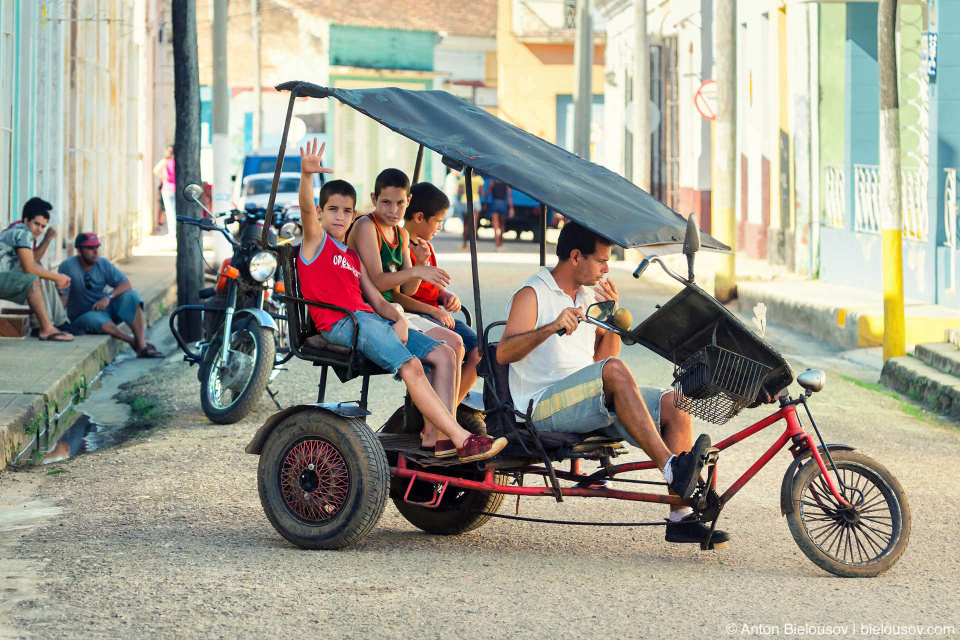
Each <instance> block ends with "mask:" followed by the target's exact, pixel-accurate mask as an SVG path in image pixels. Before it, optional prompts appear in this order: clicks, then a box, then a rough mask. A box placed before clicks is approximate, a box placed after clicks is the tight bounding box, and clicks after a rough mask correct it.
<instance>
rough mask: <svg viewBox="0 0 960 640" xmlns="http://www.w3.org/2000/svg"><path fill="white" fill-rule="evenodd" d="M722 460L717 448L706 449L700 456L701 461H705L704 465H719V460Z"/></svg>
mask: <svg viewBox="0 0 960 640" xmlns="http://www.w3.org/2000/svg"><path fill="white" fill-rule="evenodd" d="M719 458H720V449H717V448H716V447H710V448H708V449H704V450H703V453H701V454H700V459H701V460H703V464H704V465H711V464H717V460H718V459H719Z"/></svg>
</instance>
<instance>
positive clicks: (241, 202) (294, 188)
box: [237, 163, 300, 211]
mask: <svg viewBox="0 0 960 640" xmlns="http://www.w3.org/2000/svg"><path fill="white" fill-rule="evenodd" d="M284 164H286V163H284ZM272 186H273V174H272V173H254V174H251V175H249V176H247V177H245V178H243V181H242V183H241V187H240V197H239V198H238V199H237V209H240V210H241V211H244V210H246V209H247V208H248V207H250V206H253V207H256V208H257V209H262V208H265V207H266V206H267V202H268V200H269V199H270V188H271V187H272ZM299 189H300V173H299V172H297V173H293V172H292V171H285V172H283V173H281V174H280V180H279V181H278V184H277V199H276V201H275V202H274V205H279V206H281V207H289V206H291V205H295V204H297V202H298V194H299Z"/></svg>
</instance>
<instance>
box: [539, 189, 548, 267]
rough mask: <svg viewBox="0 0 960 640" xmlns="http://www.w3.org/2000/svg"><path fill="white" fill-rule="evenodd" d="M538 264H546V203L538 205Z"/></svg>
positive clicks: (543, 265) (542, 265)
mask: <svg viewBox="0 0 960 640" xmlns="http://www.w3.org/2000/svg"><path fill="white" fill-rule="evenodd" d="M540 266H541V267H545V266H547V205H545V204H541V205H540Z"/></svg>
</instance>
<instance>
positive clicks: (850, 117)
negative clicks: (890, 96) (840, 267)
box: [843, 2, 880, 230]
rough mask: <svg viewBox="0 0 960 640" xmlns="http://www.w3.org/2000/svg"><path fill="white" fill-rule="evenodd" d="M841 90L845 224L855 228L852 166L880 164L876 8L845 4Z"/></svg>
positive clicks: (874, 6)
mask: <svg viewBox="0 0 960 640" xmlns="http://www.w3.org/2000/svg"><path fill="white" fill-rule="evenodd" d="M844 50H845V57H846V61H845V62H846V64H845V65H844V70H845V82H844V85H845V87H846V91H844V94H843V97H844V110H843V111H844V113H843V115H844V123H845V124H846V126H845V127H844V130H843V136H844V154H843V164H844V170H845V172H846V176H847V181H846V188H847V194H846V198H847V220H848V222H847V225H848V228H849V229H851V230H852V229H853V228H854V202H855V199H854V185H855V184H856V182H855V180H854V177H855V176H854V169H853V165H855V164H873V165H875V164H880V78H879V72H878V70H877V5H875V4H873V3H868V4H861V3H856V2H853V3H847V42H846V45H845V47H844Z"/></svg>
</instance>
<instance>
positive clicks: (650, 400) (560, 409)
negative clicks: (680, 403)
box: [533, 358, 670, 447]
mask: <svg viewBox="0 0 960 640" xmlns="http://www.w3.org/2000/svg"><path fill="white" fill-rule="evenodd" d="M607 360H609V358H607ZM607 360H601V361H600V362H597V363H594V364H592V365H590V366H588V367H584V368H583V369H580V371H577V372H576V373H571V374H570V375H569V376H567V377H566V378H564V379H563V380H559V381H557V382H554V383H553V384H552V385H550V386H549V387H547V389H546V390H545V391H544V392H543V394H541V396H540V400H539V401H538V402H537V404H536V406H535V407H534V409H533V423H534V425H535V426H536V427H537V429H538V430H539V431H559V432H563V433H588V432H590V431H600V432H601V433H603V434H605V435H607V436H610V437H611V438H621V439H623V440H626V441H627V442H629V443H630V444H632V445H633V446H635V447H639V446H640V445H639V444H637V442H636V440H634V439H633V437H632V436H631V435H630V434H629V433H627V430H626V429H625V428H624V427H623V425H622V424H621V423H620V421H619V420H618V419H617V416H616V414H615V413H614V412H613V411H612V410H611V409H609V408H608V407H607V403H606V398H605V397H604V395H603V365H604V364H605V363H606V362H607ZM669 392H670V389H660V388H658V387H640V397H641V398H642V399H643V404H645V405H646V406H647V411H649V412H650V417H651V418H653V423H654V424H655V425H656V426H657V430H658V431H659V430H660V401H661V399H662V398H663V395H664V394H666V393H669Z"/></svg>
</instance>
